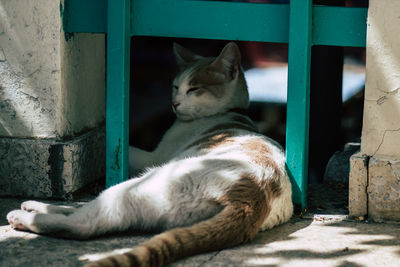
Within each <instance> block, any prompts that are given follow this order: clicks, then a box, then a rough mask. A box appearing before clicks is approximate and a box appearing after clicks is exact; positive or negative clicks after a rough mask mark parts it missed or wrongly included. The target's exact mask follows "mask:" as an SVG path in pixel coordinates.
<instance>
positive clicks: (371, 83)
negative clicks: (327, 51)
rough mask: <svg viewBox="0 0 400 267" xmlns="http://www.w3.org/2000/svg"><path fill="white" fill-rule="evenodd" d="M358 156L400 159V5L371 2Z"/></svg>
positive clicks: (399, 3)
mask: <svg viewBox="0 0 400 267" xmlns="http://www.w3.org/2000/svg"><path fill="white" fill-rule="evenodd" d="M368 12H369V13H368V21H367V25H368V27H367V79H366V87H365V106H364V121H363V132H362V142H361V152H362V153H363V154H366V155H369V156H379V155H381V156H392V157H395V158H400V149H399V148H400V38H399V36H400V27H399V25H400V15H399V14H400V1H391V0H371V1H370V3H369V10H368Z"/></svg>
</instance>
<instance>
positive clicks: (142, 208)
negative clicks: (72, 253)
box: [7, 42, 293, 266]
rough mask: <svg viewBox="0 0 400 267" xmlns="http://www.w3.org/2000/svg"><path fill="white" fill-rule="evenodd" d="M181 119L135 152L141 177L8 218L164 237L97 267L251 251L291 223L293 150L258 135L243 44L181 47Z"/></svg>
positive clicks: (63, 228) (177, 97)
mask: <svg viewBox="0 0 400 267" xmlns="http://www.w3.org/2000/svg"><path fill="white" fill-rule="evenodd" d="M174 53H175V55H176V58H177V61H178V64H179V67H180V71H179V73H178V74H177V76H176V77H175V79H174V80H173V88H172V109H173V111H174V113H175V114H176V117H177V120H176V121H175V123H174V124H173V125H172V127H171V128H170V129H169V130H168V131H167V132H166V133H165V135H164V136H163V138H162V140H161V142H160V143H159V145H158V147H157V148H156V149H155V150H154V151H153V152H147V151H143V150H140V149H138V148H135V147H130V148H129V149H130V150H129V153H130V172H131V173H137V172H138V171H139V170H140V171H141V174H139V175H138V176H137V177H136V178H132V179H130V180H127V181H125V182H123V183H121V184H118V185H115V186H113V187H110V188H108V189H106V190H105V191H103V192H102V193H101V194H100V195H99V196H98V197H97V198H96V199H95V200H93V201H91V202H88V203H87V204H86V205H84V206H82V207H80V208H73V207H65V206H55V205H50V204H44V203H40V202H37V201H26V202H24V203H22V204H21V209H20V210H14V211H11V212H10V213H9V214H8V215H7V219H8V222H9V223H10V224H11V226H12V227H14V228H16V229H19V230H29V231H32V232H35V233H39V234H46V235H53V236H57V237H64V238H73V239H87V238H91V237H94V236H98V235H102V234H105V233H109V232H116V231H126V230H135V231H164V232H162V233H161V234H158V235H155V236H154V237H153V238H151V239H150V240H148V241H147V242H144V243H143V244H139V245H138V246H136V247H133V248H132V250H130V251H129V252H126V253H124V254H120V255H115V256H110V257H107V258H104V259H102V260H99V261H96V262H91V263H89V264H88V266H162V265H165V264H167V263H170V262H173V261H176V260H177V259H179V258H183V257H186V256H190V255H193V254H197V253H204V252H209V251H213V250H221V249H224V248H228V247H232V246H236V245H239V244H243V243H246V242H249V241H250V240H252V238H253V237H254V236H255V235H256V234H257V232H258V231H260V230H266V229H270V228H272V227H273V226H276V225H278V224H281V223H284V222H286V221H288V220H289V219H290V217H291V216H292V213H293V205H292V199H291V197H292V189H291V184H290V181H289V178H288V175H287V173H286V170H285V157H284V152H283V151H282V149H281V148H280V146H279V145H278V144H277V143H275V142H274V141H272V140H270V139H269V138H267V137H265V136H263V135H261V134H259V133H257V130H256V128H255V126H254V124H253V122H252V121H251V120H250V118H249V117H248V116H247V115H246V109H247V108H248V105H249V95H248V90H247V85H246V81H245V78H244V74H243V70H242V68H241V66H240V60H241V56H240V52H239V48H238V46H237V45H236V44H235V43H233V42H230V43H228V44H227V45H226V46H225V47H224V48H223V50H222V51H221V52H220V54H219V55H218V56H217V57H216V58H209V57H203V56H199V55H197V54H194V53H193V52H191V51H190V50H188V49H186V48H184V47H182V46H180V45H178V44H174Z"/></svg>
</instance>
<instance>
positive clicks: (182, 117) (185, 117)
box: [175, 112, 195, 121]
mask: <svg viewBox="0 0 400 267" xmlns="http://www.w3.org/2000/svg"><path fill="white" fill-rule="evenodd" d="M175 115H176V117H177V118H178V120H180V121H192V120H194V119H195V118H193V117H192V116H190V115H187V114H181V113H179V112H175Z"/></svg>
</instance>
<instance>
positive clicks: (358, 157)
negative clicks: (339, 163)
mask: <svg viewBox="0 0 400 267" xmlns="http://www.w3.org/2000/svg"><path fill="white" fill-rule="evenodd" d="M367 186H368V157H367V156H365V155H362V154H361V153H356V154H354V155H352V156H351V157H350V175H349V215H350V216H351V217H362V216H366V215H367V214H368V197H367Z"/></svg>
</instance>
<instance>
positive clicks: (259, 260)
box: [0, 185, 400, 267]
mask: <svg viewBox="0 0 400 267" xmlns="http://www.w3.org/2000/svg"><path fill="white" fill-rule="evenodd" d="M310 189H311V190H310V202H309V206H310V208H311V209H310V212H309V213H307V214H305V215H304V216H303V215H302V216H300V215H297V216H294V217H293V218H292V219H291V220H290V221H289V222H288V223H286V224H284V225H281V226H279V227H276V228H274V229H271V230H269V231H265V232H261V233H259V234H258V235H257V236H256V238H255V239H254V240H253V242H251V243H249V244H246V245H243V246H239V247H235V248H231V249H225V250H222V251H217V252H211V253H207V254H202V255H197V256H193V257H189V258H187V259H183V260H181V261H178V262H176V263H174V264H171V266H296V267H297V266H324V267H327V266H334V267H344V266H350V267H353V266H354V267H361V266H399V264H398V263H399V262H400V224H395V223H373V222H368V221H364V222H359V221H353V220H349V219H348V218H347V216H346V215H345V214H346V209H347V204H346V201H347V200H346V199H347V196H346V195H343V194H341V192H342V191H347V188H346V187H345V186H333V185H326V186H316V187H311V188H310ZM344 194H345V193H344ZM329 196H332V197H335V199H334V200H330V199H329V198H330V197H329ZM22 201H23V200H21V199H7V198H5V199H0V225H2V226H0V247H1V250H0V266H43V267H44V266H82V265H83V264H84V262H85V261H84V259H96V258H99V257H102V256H104V255H106V254H107V253H109V252H111V251H114V250H118V249H128V248H130V247H132V246H134V245H136V244H138V243H141V242H143V241H145V240H147V239H148V238H149V237H150V236H149V235H135V234H132V233H122V234H113V235H110V236H106V237H101V238H97V239H93V240H90V241H75V240H64V239H56V238H51V237H46V236H39V235H36V234H32V233H28V232H21V231H15V230H12V229H11V228H10V227H9V226H8V224H7V221H6V219H5V216H6V214H7V213H8V211H10V210H13V209H16V208H19V206H20V203H21V202H22ZM59 203H60V204H61V202H59ZM75 203H77V202H75ZM326 214H328V215H326ZM332 214H334V215H332Z"/></svg>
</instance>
